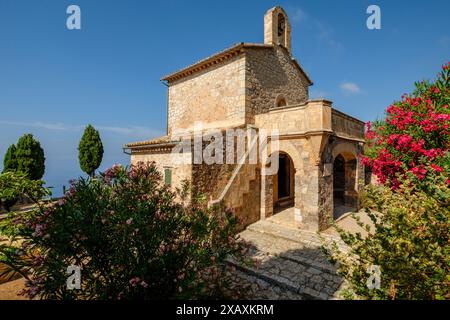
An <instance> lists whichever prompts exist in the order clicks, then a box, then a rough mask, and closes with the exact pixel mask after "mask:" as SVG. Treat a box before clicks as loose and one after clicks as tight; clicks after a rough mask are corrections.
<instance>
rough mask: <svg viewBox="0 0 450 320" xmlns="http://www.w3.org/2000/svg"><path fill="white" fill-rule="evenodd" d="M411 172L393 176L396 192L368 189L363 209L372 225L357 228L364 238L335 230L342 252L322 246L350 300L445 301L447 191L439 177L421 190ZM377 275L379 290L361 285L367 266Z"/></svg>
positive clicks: (448, 290) (449, 275)
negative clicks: (377, 270)
mask: <svg viewBox="0 0 450 320" xmlns="http://www.w3.org/2000/svg"><path fill="white" fill-rule="evenodd" d="M415 179H418V178H417V177H416V176H415V175H414V174H410V175H409V179H408V180H402V178H401V177H399V182H401V183H400V184H399V187H398V189H396V190H392V189H391V188H390V187H389V186H383V185H369V186H367V187H366V190H365V194H364V197H363V206H364V207H365V208H366V212H367V213H368V214H369V217H370V218H371V220H372V223H373V226H372V227H370V226H369V225H365V224H363V223H362V222H361V221H360V220H358V218H357V216H356V215H354V217H355V218H356V219H357V220H358V224H359V225H360V226H362V227H363V228H365V229H366V230H371V232H370V233H369V235H367V236H362V235H361V234H359V233H358V234H352V233H351V232H346V231H344V230H343V229H341V228H339V227H337V226H336V228H337V230H338V232H339V234H340V236H341V239H342V240H343V241H344V242H345V243H346V245H347V246H348V250H349V251H348V252H347V251H346V250H342V249H339V248H338V246H337V245H332V246H324V249H325V252H326V253H327V254H328V255H329V256H330V257H331V260H332V261H334V262H339V273H340V274H341V275H342V276H343V277H344V278H345V279H347V280H348V282H349V284H350V293H351V296H352V297H353V298H355V297H359V298H363V299H450V246H449V243H450V239H449V228H450V188H449V187H448V185H447V182H446V179H447V178H446V177H445V176H443V175H433V176H431V175H429V176H428V180H429V181H430V184H429V186H428V187H427V188H423V183H424V182H423V181H421V184H419V183H418V181H415ZM373 265H377V266H379V267H380V271H381V278H380V280H381V283H380V288H379V289H370V288H369V287H368V286H367V280H368V278H369V275H370V274H369V273H368V272H367V270H368V267H369V266H373Z"/></svg>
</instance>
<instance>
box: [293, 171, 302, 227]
mask: <svg viewBox="0 0 450 320" xmlns="http://www.w3.org/2000/svg"><path fill="white" fill-rule="evenodd" d="M296 172H299V170H298V169H296ZM301 183H302V182H301V175H300V174H299V173H296V174H295V176H294V190H295V191H294V197H295V198H294V220H295V225H296V226H298V227H301V226H303V223H302V222H303V216H302V210H303V205H302V195H301Z"/></svg>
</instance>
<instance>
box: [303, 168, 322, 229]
mask: <svg viewBox="0 0 450 320" xmlns="http://www.w3.org/2000/svg"><path fill="white" fill-rule="evenodd" d="M301 180H302V181H301V186H302V187H301V200H302V203H303V210H302V226H303V227H304V228H305V229H308V230H311V231H317V230H318V229H319V167H318V166H314V165H311V166H309V167H308V168H306V169H305V170H304V175H303V177H302V178H301Z"/></svg>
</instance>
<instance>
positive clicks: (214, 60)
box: [161, 42, 312, 84]
mask: <svg viewBox="0 0 450 320" xmlns="http://www.w3.org/2000/svg"><path fill="white" fill-rule="evenodd" d="M246 48H261V49H271V48H273V46H272V45H270V44H263V43H248V42H241V43H237V44H235V45H233V46H231V47H229V48H227V49H225V50H222V51H219V52H217V53H215V54H213V55H212V56H209V57H207V58H205V59H202V60H200V61H197V62H196V63H194V64H191V65H189V66H187V67H185V68H183V69H181V70H178V71H176V72H173V73H170V74H168V75H166V76H164V77H162V78H161V80H162V81H168V82H171V81H175V80H178V79H181V78H184V77H186V76H189V75H191V74H194V73H197V72H199V71H201V70H204V69H206V68H209V67H210V66H213V65H215V64H218V63H220V62H222V61H224V60H228V59H230V58H233V57H235V56H237V55H239V54H240V53H242V52H243V50H244V49H246ZM283 48H284V47H283ZM292 62H293V63H294V64H295V66H296V67H297V68H298V69H299V71H300V72H301V73H302V74H303V75H304V76H305V77H306V79H307V80H308V82H309V83H310V84H312V81H311V79H310V78H309V76H308V75H307V74H306V72H305V71H304V70H303V69H302V67H300V65H299V64H298V62H297V61H296V60H295V59H292Z"/></svg>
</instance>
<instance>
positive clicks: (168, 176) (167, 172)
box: [164, 168, 172, 186]
mask: <svg viewBox="0 0 450 320" xmlns="http://www.w3.org/2000/svg"><path fill="white" fill-rule="evenodd" d="M164 184H166V185H168V186H170V185H172V169H170V168H166V169H164Z"/></svg>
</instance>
